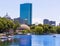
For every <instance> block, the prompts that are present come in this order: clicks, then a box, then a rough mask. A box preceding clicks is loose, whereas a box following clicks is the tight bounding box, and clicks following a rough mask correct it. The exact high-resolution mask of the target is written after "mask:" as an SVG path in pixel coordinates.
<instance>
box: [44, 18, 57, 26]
mask: <svg viewBox="0 0 60 46" xmlns="http://www.w3.org/2000/svg"><path fill="white" fill-rule="evenodd" d="M43 24H47V25H51V26H56V22H55V21H49V20H48V19H44V21H43Z"/></svg>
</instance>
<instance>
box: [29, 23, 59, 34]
mask: <svg viewBox="0 0 60 46" xmlns="http://www.w3.org/2000/svg"><path fill="white" fill-rule="evenodd" d="M30 28H31V33H32V34H37V35H38V34H60V26H51V25H42V24H38V25H34V24H33V25H32V26H31V27H30Z"/></svg>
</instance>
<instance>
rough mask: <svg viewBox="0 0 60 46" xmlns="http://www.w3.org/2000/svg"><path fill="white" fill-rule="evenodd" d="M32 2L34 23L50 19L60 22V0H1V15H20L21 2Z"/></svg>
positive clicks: (12, 16) (15, 16) (13, 16)
mask: <svg viewBox="0 0 60 46" xmlns="http://www.w3.org/2000/svg"><path fill="white" fill-rule="evenodd" d="M23 3H32V18H33V19H32V23H35V24H38V23H42V24H43V20H44V19H49V20H52V21H56V23H57V24H58V23H60V0H0V16H1V17H3V16H5V15H6V13H8V15H9V16H10V17H11V18H17V17H20V4H23Z"/></svg>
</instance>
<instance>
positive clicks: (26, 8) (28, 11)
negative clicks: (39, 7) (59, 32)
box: [20, 3, 32, 25]
mask: <svg viewBox="0 0 60 46" xmlns="http://www.w3.org/2000/svg"><path fill="white" fill-rule="evenodd" d="M20 18H21V19H22V20H24V21H25V22H24V23H25V24H28V25H31V24H32V4H31V3H24V4H20Z"/></svg>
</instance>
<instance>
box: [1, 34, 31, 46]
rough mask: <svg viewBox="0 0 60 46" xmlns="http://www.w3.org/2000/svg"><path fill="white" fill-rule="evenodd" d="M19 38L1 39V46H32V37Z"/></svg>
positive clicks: (22, 36)
mask: <svg viewBox="0 0 60 46" xmlns="http://www.w3.org/2000/svg"><path fill="white" fill-rule="evenodd" d="M17 36H18V37H15V36H14V37H13V38H8V39H0V40H1V41H0V46H31V36H30V35H17Z"/></svg>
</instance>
